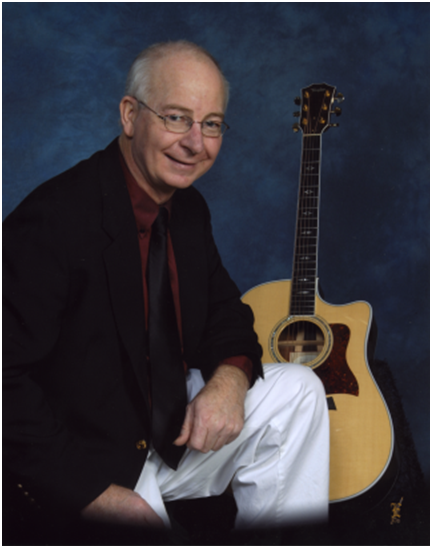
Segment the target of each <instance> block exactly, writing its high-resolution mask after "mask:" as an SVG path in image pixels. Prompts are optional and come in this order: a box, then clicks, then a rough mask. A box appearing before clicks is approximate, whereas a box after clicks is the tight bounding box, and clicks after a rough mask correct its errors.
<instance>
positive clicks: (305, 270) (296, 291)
mask: <svg viewBox="0 0 430 546" xmlns="http://www.w3.org/2000/svg"><path fill="white" fill-rule="evenodd" d="M320 174H321V135H320V134H318V135H306V134H305V135H303V142H302V160H301V168H300V183H299V196H298V204H297V220H296V237H295V244H294V259H293V275H292V282H291V300H290V315H314V314H315V295H316V289H317V286H316V284H317V266H318V227H319V200H320V199H319V198H320Z"/></svg>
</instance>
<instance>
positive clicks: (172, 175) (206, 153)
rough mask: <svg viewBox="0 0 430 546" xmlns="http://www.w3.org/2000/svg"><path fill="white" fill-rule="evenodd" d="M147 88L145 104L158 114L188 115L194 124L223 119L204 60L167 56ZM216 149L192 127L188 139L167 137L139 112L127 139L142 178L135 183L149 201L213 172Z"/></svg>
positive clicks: (215, 79)
mask: <svg viewBox="0 0 430 546" xmlns="http://www.w3.org/2000/svg"><path fill="white" fill-rule="evenodd" d="M152 82H153V86H152V90H151V93H150V97H149V98H148V99H147V103H148V106H150V107H151V108H152V109H153V110H155V111H156V112H158V113H159V114H161V115H166V114H179V115H187V116H189V117H190V118H192V119H193V120H196V121H203V120H206V119H217V120H222V119H223V116H224V86H223V82H222V79H221V76H220V74H219V72H218V70H217V69H216V67H215V66H214V65H213V64H212V63H211V62H210V61H209V60H200V59H199V60H197V59H196V58H194V57H193V56H190V55H189V54H183V53H182V54H175V55H171V56H169V57H168V58H166V59H163V60H161V61H158V62H157V63H156V65H155V67H154V72H153V80H152ZM138 98H143V97H138ZM136 108H138V105H137V103H136ZM221 143H222V137H219V138H211V137H205V136H203V135H202V133H201V126H200V124H197V123H195V124H193V125H192V127H191V129H190V130H189V131H188V132H187V133H184V134H177V133H171V132H169V131H167V130H166V128H165V125H164V122H163V121H162V120H161V119H160V118H159V117H157V116H156V115H155V114H154V113H153V112H151V111H150V110H149V109H148V108H144V107H142V108H139V110H138V111H137V115H136V117H135V119H134V122H133V134H132V138H131V156H132V162H133V163H134V165H135V166H136V167H137V169H138V174H139V175H141V176H139V179H140V180H138V182H140V183H141V185H142V187H144V189H146V190H147V191H149V193H150V195H152V196H154V192H155V195H157V196H160V197H161V198H162V196H166V197H167V196H169V197H170V195H172V193H173V192H174V191H175V190H176V189H179V188H187V187H188V186H191V184H192V183H193V182H194V181H195V180H196V179H197V178H199V177H200V176H202V175H203V174H204V173H205V172H207V171H208V170H209V169H210V168H211V167H212V165H213V163H214V161H215V159H216V157H217V155H218V152H219V150H220V148H221ZM156 200H157V201H160V199H156Z"/></svg>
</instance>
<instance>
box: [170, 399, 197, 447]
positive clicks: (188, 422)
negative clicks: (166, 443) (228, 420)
mask: <svg viewBox="0 0 430 546" xmlns="http://www.w3.org/2000/svg"><path fill="white" fill-rule="evenodd" d="M192 426H193V408H192V407H191V404H188V406H187V409H186V412H185V418H184V423H183V425H182V429H181V433H180V434H179V436H178V437H177V438H176V440H175V441H174V442H173V443H174V445H175V446H183V445H185V444H186V443H187V442H188V440H189V438H190V435H191V430H192Z"/></svg>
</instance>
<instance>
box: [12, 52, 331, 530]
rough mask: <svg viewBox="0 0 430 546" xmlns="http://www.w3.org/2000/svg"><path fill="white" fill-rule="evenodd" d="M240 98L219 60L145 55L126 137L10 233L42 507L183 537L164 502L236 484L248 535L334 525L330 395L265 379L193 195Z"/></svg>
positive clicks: (23, 415) (19, 387)
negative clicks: (173, 530)
mask: <svg viewBox="0 0 430 546" xmlns="http://www.w3.org/2000/svg"><path fill="white" fill-rule="evenodd" d="M227 100H228V84H227V82H226V81H225V78H224V76H223V75H222V73H221V71H220V69H219V66H218V65H217V63H216V61H215V60H214V59H213V58H212V57H211V56H210V55H209V54H208V53H207V52H206V51H205V50H203V49H202V48H200V47H198V46H196V45H194V44H191V43H189V42H172V43H166V44H157V45H155V46H152V47H150V48H148V49H147V50H145V51H144V52H142V53H141V55H140V56H139V57H138V58H137V59H136V61H135V62H134V64H133V65H132V68H131V70H130V73H129V77H128V81H127V89H126V94H125V96H124V97H123V99H122V100H121V103H120V113H121V122H122V126H123V131H122V134H121V135H120V137H119V139H118V140H115V141H114V142H113V143H111V144H110V145H109V146H108V147H107V148H106V149H105V150H104V151H102V152H98V153H96V154H95V155H94V156H92V157H91V158H90V159H88V160H86V161H83V162H81V163H79V164H78V165H77V166H75V167H73V168H72V169H70V170H69V171H67V172H65V173H63V174H61V175H59V176H58V177H56V178H54V179H53V180H51V181H48V182H47V183H45V184H43V185H42V186H40V187H39V188H38V189H36V190H35V191H34V192H33V193H32V194H31V195H30V196H29V197H28V198H26V199H25V200H24V202H23V203H22V204H21V205H20V206H19V207H18V208H17V209H16V210H15V211H14V212H13V213H12V214H11V215H10V216H9V217H8V219H7V220H6V222H5V224H4V276H5V285H4V294H5V297H6V307H5V312H4V324H5V336H4V339H5V342H4V345H5V355H4V395H3V396H4V404H5V426H4V433H5V442H6V443H5V445H6V449H5V455H6V458H5V461H6V465H7V468H8V469H9V471H10V472H11V473H12V475H13V476H14V478H15V479H16V487H17V489H18V490H19V491H21V492H22V493H23V495H24V496H25V497H26V498H27V499H29V500H30V502H32V503H33V504H34V505H37V506H39V507H41V509H42V510H44V509H45V510H49V509H50V508H51V507H52V506H56V507H58V506H61V507H63V508H64V509H65V510H66V511H68V512H70V513H80V514H81V516H82V517H83V518H85V519H89V520H98V521H109V522H117V523H124V524H133V525H142V526H146V525H147V526H163V525H166V526H168V525H169V518H168V515H167V513H166V510H165V508H164V502H165V501H166V500H167V501H168V500H173V499H179V498H196V497H205V496H209V495H217V494H220V493H222V492H223V491H224V490H225V489H226V488H227V486H228V485H229V483H231V485H232V489H233V493H234V496H235V499H236V503H237V506H238V514H237V519H236V525H237V527H246V526H251V525H252V526H257V527H258V526H267V525H284V524H286V523H289V522H290V523H291V522H298V521H302V520H304V519H312V520H315V519H319V518H321V517H324V516H325V515H326V513H327V505H328V416H327V408H326V404H325V396H324V391H323V388H322V385H321V383H320V382H319V380H318V379H317V378H316V376H315V375H314V374H313V373H312V372H311V371H309V370H308V369H306V368H304V367H300V366H296V365H282V364H278V365H267V366H265V374H264V375H265V379H264V380H263V379H262V377H263V373H262V367H261V362H260V357H261V349H260V347H259V345H258V342H257V337H256V335H255V333H254V331H253V328H252V322H253V317H252V313H251V311H250V309H249V308H248V307H247V306H245V305H244V304H243V303H242V302H241V301H240V294H239V291H238V289H237V288H236V286H235V285H234V283H233V281H232V280H231V279H230V277H229V276H228V274H227V272H226V270H225V269H224V267H223V266H222V263H221V260H220V257H219V255H218V252H217V249H216V246H215V243H214V241H213V238H212V233H211V226H210V217H209V212H208V210H207V207H206V204H205V202H204V200H203V198H202V197H201V195H200V194H199V193H198V192H197V190H195V189H194V188H192V187H191V186H192V184H193V182H194V181H195V180H196V179H197V178H199V177H200V176H202V175H203V174H204V173H205V172H207V171H208V169H210V168H211V166H212V165H213V163H214V161H215V159H216V157H217V155H218V153H219V151H220V147H221V143H222V135H223V132H224V131H225V129H226V128H227V126H226V124H225V122H224V113H225V109H226V105H227ZM163 279H164V280H163ZM164 281H165V282H164Z"/></svg>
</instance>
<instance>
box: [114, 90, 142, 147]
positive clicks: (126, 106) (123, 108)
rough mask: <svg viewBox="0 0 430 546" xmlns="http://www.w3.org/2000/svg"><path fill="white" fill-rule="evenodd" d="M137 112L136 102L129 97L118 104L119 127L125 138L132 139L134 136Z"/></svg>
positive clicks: (137, 105)
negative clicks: (120, 126)
mask: <svg viewBox="0 0 430 546" xmlns="http://www.w3.org/2000/svg"><path fill="white" fill-rule="evenodd" d="M138 111H139V104H138V102H137V100H136V99H135V98H133V97H130V96H129V95H126V96H125V97H123V98H122V99H121V102H120V103H119V112H120V115H121V125H122V129H123V132H124V134H125V135H126V136H128V137H130V138H132V137H133V135H134V122H135V121H136V118H137V114H138Z"/></svg>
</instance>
